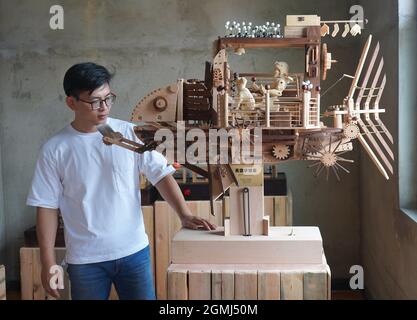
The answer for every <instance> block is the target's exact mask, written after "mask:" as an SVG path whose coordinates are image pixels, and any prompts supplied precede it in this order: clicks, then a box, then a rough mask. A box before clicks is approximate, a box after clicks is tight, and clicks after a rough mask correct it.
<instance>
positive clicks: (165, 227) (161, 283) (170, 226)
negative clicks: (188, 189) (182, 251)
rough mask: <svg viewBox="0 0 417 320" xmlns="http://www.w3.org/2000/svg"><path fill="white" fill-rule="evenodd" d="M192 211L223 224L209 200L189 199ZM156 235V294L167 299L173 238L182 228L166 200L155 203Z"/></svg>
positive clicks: (218, 210) (218, 203)
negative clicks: (213, 210)
mask: <svg viewBox="0 0 417 320" xmlns="http://www.w3.org/2000/svg"><path fill="white" fill-rule="evenodd" d="M187 205H188V207H189V208H190V210H191V213H192V214H193V215H195V216H198V217H201V218H204V219H207V220H208V221H210V222H212V223H214V224H216V225H218V226H222V225H223V218H222V215H221V214H217V215H216V216H212V215H211V214H210V203H209V201H187ZM215 206H216V209H217V210H216V212H221V202H220V201H216V203H215ZM154 217H155V220H154V221H155V222H154V230H155V231H154V235H155V253H156V254H155V279H156V296H157V298H158V299H163V300H164V299H166V296H167V293H166V292H167V273H166V270H167V268H168V266H169V264H170V263H171V239H172V238H173V236H174V235H175V234H176V233H177V231H178V230H180V229H181V221H180V219H179V218H178V215H177V214H176V213H175V211H174V210H173V209H172V208H171V207H170V206H169V204H168V203H167V202H165V201H156V202H155V204H154Z"/></svg>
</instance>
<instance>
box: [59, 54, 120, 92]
mask: <svg viewBox="0 0 417 320" xmlns="http://www.w3.org/2000/svg"><path fill="white" fill-rule="evenodd" d="M112 77H113V75H112V74H110V72H109V71H108V70H107V69H106V68H105V67H103V66H100V65H98V64H95V63H93V62H84V63H78V64H75V65H73V66H72V67H71V68H69V69H68V70H67V72H66V73H65V76H64V91H65V94H66V95H67V96H68V97H69V96H73V97H76V98H78V97H79V94H80V93H81V92H83V91H89V92H90V93H91V92H93V91H94V90H95V89H97V88H99V87H101V86H102V85H103V84H106V83H110V80H111V78H112Z"/></svg>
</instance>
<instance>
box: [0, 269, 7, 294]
mask: <svg viewBox="0 0 417 320" xmlns="http://www.w3.org/2000/svg"><path fill="white" fill-rule="evenodd" d="M0 300H6V268H5V267H4V266H3V265H0Z"/></svg>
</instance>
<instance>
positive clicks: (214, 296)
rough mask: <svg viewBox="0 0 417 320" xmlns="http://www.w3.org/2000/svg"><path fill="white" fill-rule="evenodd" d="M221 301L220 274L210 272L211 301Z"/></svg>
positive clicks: (218, 272)
mask: <svg viewBox="0 0 417 320" xmlns="http://www.w3.org/2000/svg"><path fill="white" fill-rule="evenodd" d="M221 299H222V272H221V271H212V273H211V300H221Z"/></svg>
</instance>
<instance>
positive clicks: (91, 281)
mask: <svg viewBox="0 0 417 320" xmlns="http://www.w3.org/2000/svg"><path fill="white" fill-rule="evenodd" d="M67 271H68V275H69V279H70V281H71V298H72V299H74V300H107V299H108V298H109V295H110V290H111V285H112V283H114V286H115V288H116V291H117V294H118V296H119V299H120V300H155V288H154V284H153V276H152V270H151V258H150V250H149V246H147V247H146V248H144V249H142V250H140V251H138V252H136V253H134V254H132V255H130V256H127V257H124V258H120V259H117V260H111V261H104V262H98V263H88V264H68V268H67Z"/></svg>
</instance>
